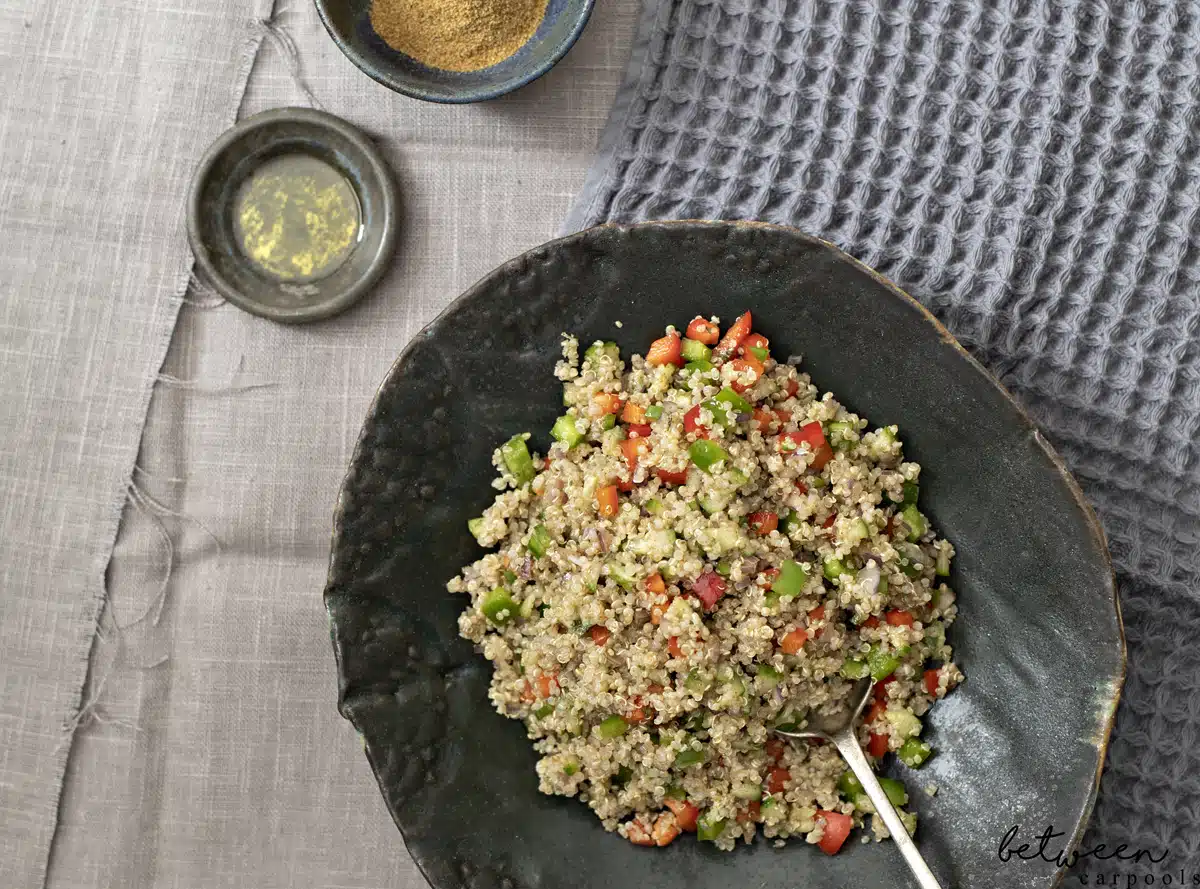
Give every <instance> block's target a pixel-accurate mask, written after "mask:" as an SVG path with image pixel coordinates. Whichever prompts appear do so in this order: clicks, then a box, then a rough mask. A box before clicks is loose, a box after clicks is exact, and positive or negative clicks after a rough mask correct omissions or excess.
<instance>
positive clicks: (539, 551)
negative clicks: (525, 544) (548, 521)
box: [529, 525, 551, 559]
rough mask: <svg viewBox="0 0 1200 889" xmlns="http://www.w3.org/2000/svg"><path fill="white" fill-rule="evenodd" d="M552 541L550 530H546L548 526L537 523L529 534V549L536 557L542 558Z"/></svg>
mask: <svg viewBox="0 0 1200 889" xmlns="http://www.w3.org/2000/svg"><path fill="white" fill-rule="evenodd" d="M550 543H551V540H550V532H549V531H547V530H546V526H545V525H536V526H535V527H534V529H533V531H532V533H530V535H529V551H530V552H531V553H533V556H534V558H535V559H540V558H541V557H542V556H544V555H546V550H548V549H549V548H550Z"/></svg>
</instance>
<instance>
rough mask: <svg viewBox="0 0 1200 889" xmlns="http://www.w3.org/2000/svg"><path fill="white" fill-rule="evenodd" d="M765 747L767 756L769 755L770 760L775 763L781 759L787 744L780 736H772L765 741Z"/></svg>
mask: <svg viewBox="0 0 1200 889" xmlns="http://www.w3.org/2000/svg"><path fill="white" fill-rule="evenodd" d="M765 749H766V751H767V756H769V757H771V761H772V762H776V763H777V762H779V760H781V759H783V754H784V751H786V750H787V745H786V744H785V743H784V742H783V739H782V738H775V737H772V738H771V739H770V740H768V741H767V744H766V748H765Z"/></svg>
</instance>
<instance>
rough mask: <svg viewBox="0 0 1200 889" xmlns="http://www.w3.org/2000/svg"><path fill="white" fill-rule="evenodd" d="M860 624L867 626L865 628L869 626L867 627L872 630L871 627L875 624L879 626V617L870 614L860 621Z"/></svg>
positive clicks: (873, 627) (874, 626)
mask: <svg viewBox="0 0 1200 889" xmlns="http://www.w3.org/2000/svg"><path fill="white" fill-rule="evenodd" d="M862 625H863V626H864V627H867V628H869V629H872V630H873V629H875V628H876V627H877V626H879V618H877V617H876V616H875V615H873V614H872V615H871V616H870V617H868V618H867V619H866V620H864V621H863V622H862Z"/></svg>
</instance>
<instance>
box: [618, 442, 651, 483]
mask: <svg viewBox="0 0 1200 889" xmlns="http://www.w3.org/2000/svg"><path fill="white" fill-rule="evenodd" d="M648 450H650V443H649V442H648V441H646V439H644V438H627V439H625V440H624V441H623V442H621V453H622V454H624V455H625V460H626V461H627V462H628V463H629V472H630V474H631V475H632V474H633V471H634V470H635V469H637V465H638V459H639V458H641V457H642V456H644V455H645V453H646V451H648Z"/></svg>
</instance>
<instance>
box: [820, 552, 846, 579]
mask: <svg viewBox="0 0 1200 889" xmlns="http://www.w3.org/2000/svg"><path fill="white" fill-rule="evenodd" d="M821 571H822V573H823V574H824V575H825V579H826V580H837V579H838V578H839V577H841V576H842V575H843V574H849V573H850V569H849V568H847V567H846V563H845V562H843V561H842V560H841V559H839V558H837V557H836V556H830V557H829V558H828V559H826V560H825V563H824V564H823V565H822V566H821Z"/></svg>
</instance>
